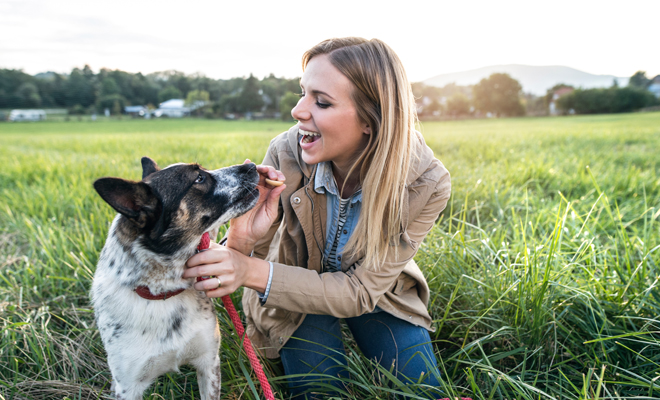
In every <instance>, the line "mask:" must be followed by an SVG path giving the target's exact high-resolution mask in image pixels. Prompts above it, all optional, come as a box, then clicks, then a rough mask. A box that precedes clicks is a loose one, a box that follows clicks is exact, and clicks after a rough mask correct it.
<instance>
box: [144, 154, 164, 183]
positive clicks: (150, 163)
mask: <svg viewBox="0 0 660 400" xmlns="http://www.w3.org/2000/svg"><path fill="white" fill-rule="evenodd" d="M156 171H160V168H158V164H156V161H154V160H152V159H151V158H149V157H142V179H144V178H146V177H147V176H149V175H151V174H153V173H154V172H156Z"/></svg>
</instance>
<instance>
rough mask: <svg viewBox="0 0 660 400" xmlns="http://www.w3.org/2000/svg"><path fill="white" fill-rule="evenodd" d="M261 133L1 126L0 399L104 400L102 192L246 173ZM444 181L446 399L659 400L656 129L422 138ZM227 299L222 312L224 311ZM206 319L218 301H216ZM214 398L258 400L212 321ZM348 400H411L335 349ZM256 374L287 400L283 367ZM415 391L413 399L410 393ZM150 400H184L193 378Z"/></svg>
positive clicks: (437, 249)
mask: <svg viewBox="0 0 660 400" xmlns="http://www.w3.org/2000/svg"><path fill="white" fill-rule="evenodd" d="M287 128H288V124H286V123H281V122H273V121H255V122H243V121H231V122H230V121H213V120H193V119H186V120H150V121H144V120H127V119H124V120H118V121H102V122H101V121H97V122H95V123H94V122H90V121H81V122H79V121H71V122H44V123H23V124H18V123H16V124H9V123H2V124H0V166H1V167H0V188H1V192H0V399H3V400H7V399H25V398H28V399H54V398H68V399H88V398H109V395H110V393H109V387H110V384H109V382H110V374H109V372H108V369H107V366H106V364H105V354H104V351H103V348H102V345H101V340H100V337H99V335H98V332H97V330H96V328H95V326H94V318H93V312H92V310H91V308H90V305H89V299H88V291H89V288H90V284H91V277H92V275H93V271H94V268H95V265H96V261H97V258H98V254H99V252H100V250H101V248H102V246H103V243H104V240H105V235H106V233H107V229H108V227H109V222H110V220H111V219H112V217H113V216H114V212H113V211H112V209H111V208H110V207H109V206H107V205H106V204H105V203H104V202H103V201H102V200H101V199H100V198H99V197H98V196H97V195H96V193H95V192H94V191H93V189H92V185H91V184H92V182H93V181H94V179H96V178H98V177H101V176H108V175H110V176H121V177H125V178H133V179H139V177H140V176H141V167H140V157H141V156H144V155H148V156H150V157H152V158H153V159H155V160H156V161H157V162H158V163H159V164H160V165H167V164H169V163H173V162H181V161H182V162H199V163H201V164H202V165H204V166H206V167H208V168H218V167H221V166H225V165H228V164H235V163H240V162H242V161H243V160H244V159H246V158H250V159H252V160H253V161H260V160H261V159H262V157H263V154H264V152H265V150H266V148H267V146H268V143H269V140H270V139H271V138H272V137H273V136H275V135H276V134H277V133H279V132H281V131H284V130H286V129H287ZM421 130H422V132H423V134H424V136H425V137H426V140H427V143H428V144H429V146H431V148H433V150H434V151H435V153H436V155H437V157H438V158H439V159H440V160H441V161H443V163H444V164H445V166H446V167H447V168H448V169H449V171H450V172H451V174H452V185H453V193H452V198H451V200H450V204H449V205H448V207H447V209H446V210H445V212H443V214H442V216H441V218H440V220H439V221H438V224H437V225H436V226H435V228H434V229H433V230H432V231H431V233H430V234H429V236H428V237H427V239H426V241H425V242H424V244H423V245H422V247H421V250H420V252H419V253H418V255H417V258H416V259H417V261H418V263H419V264H420V266H421V267H422V269H423V270H424V271H425V273H426V276H427V279H428V281H429V285H430V286H431V292H432V298H431V301H430V304H429V307H430V310H431V315H432V317H433V318H434V320H435V326H436V328H437V330H436V332H435V333H434V334H432V338H433V340H434V344H435V348H436V350H437V352H436V354H437V356H438V360H439V361H441V368H442V370H443V377H442V378H443V382H444V390H445V391H446V392H447V396H448V397H453V396H459V395H460V396H470V397H473V398H474V399H610V398H611V399H619V398H620V399H624V398H625V399H628V398H660V288H659V285H660V267H659V265H660V222H658V217H659V216H660V174H659V172H660V163H659V162H658V160H660V113H645V114H627V115H602V116H590V117H565V118H522V119H499V120H468V121H455V122H427V123H424V124H423V125H422V127H421ZM240 295H241V294H240V293H238V292H237V293H235V294H234V300H235V303H237V305H239V306H240V301H239V299H240ZM218 304H220V302H218ZM218 317H219V320H220V323H221V327H222V329H223V332H224V333H223V342H222V361H223V365H222V366H223V398H227V399H238V398H243V399H256V398H259V396H260V393H261V392H260V390H259V388H258V385H257V386H256V387H255V384H254V382H256V379H254V377H253V376H252V375H250V372H249V370H250V369H249V363H248V362H247V360H246V358H245V355H244V353H242V352H241V351H240V345H241V344H240V341H239V339H238V338H237V337H236V334H235V333H232V328H231V324H230V322H229V319H228V317H227V316H226V313H225V312H224V310H223V309H222V308H221V307H220V306H218ZM347 347H348V350H349V352H350V354H351V356H350V358H349V359H350V365H349V368H350V369H351V372H352V379H353V383H352V384H351V385H349V389H348V391H347V392H346V393H345V394H344V396H342V397H343V398H349V399H394V398H397V397H396V393H399V397H398V398H423V397H417V396H416V395H414V394H413V392H412V391H411V387H406V386H404V385H401V384H399V383H398V382H396V381H395V379H389V377H391V375H390V374H389V373H388V371H382V372H383V377H382V378H378V377H374V376H373V374H372V372H373V366H372V365H371V364H370V361H369V360H366V359H364V358H363V357H361V356H360V354H359V351H357V350H356V349H355V347H354V346H353V344H352V343H351V341H350V339H347ZM266 369H267V374H268V375H269V378H270V380H271V382H272V384H273V386H274V389H275V390H276V391H277V392H278V393H279V394H278V398H287V392H286V390H285V384H284V383H283V382H284V381H283V378H282V376H281V367H280V365H279V364H278V363H277V362H269V363H268V365H267V366H266ZM420 389H423V388H421V387H420ZM150 390H151V392H150V393H153V395H152V397H151V398H154V399H192V398H198V393H197V386H196V381H195V374H194V371H192V369H184V370H183V371H182V374H169V375H167V376H165V377H162V378H161V379H159V380H158V382H157V383H156V384H155V385H154V386H153V387H152V388H151V389H150Z"/></svg>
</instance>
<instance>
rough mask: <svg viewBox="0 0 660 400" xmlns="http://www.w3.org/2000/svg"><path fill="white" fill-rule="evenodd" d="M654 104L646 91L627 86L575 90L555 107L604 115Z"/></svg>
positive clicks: (654, 101) (653, 99)
mask: <svg viewBox="0 0 660 400" xmlns="http://www.w3.org/2000/svg"><path fill="white" fill-rule="evenodd" d="M656 102H657V99H656V98H655V96H653V94H652V93H651V92H649V91H648V90H645V89H640V88H635V87H628V86H627V87H623V88H621V87H610V88H607V89H576V90H575V91H573V92H572V93H570V94H568V95H566V96H563V97H561V98H560V99H559V100H557V107H558V108H559V109H562V110H571V109H572V110H574V111H575V112H576V113H577V114H605V113H620V112H630V111H634V110H638V109H640V108H644V107H647V106H651V105H654V104H655V103H656Z"/></svg>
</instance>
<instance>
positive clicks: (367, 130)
mask: <svg viewBox="0 0 660 400" xmlns="http://www.w3.org/2000/svg"><path fill="white" fill-rule="evenodd" d="M362 128H363V129H362V133H364V134H365V135H371V127H370V126H369V124H364V126H363V127H362Z"/></svg>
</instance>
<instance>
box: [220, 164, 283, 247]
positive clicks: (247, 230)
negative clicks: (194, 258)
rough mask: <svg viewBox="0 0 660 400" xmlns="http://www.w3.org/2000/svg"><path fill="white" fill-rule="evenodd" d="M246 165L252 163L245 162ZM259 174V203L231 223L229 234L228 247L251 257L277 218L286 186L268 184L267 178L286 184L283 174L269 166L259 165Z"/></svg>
mask: <svg viewBox="0 0 660 400" xmlns="http://www.w3.org/2000/svg"><path fill="white" fill-rule="evenodd" d="M245 162H246V163H249V162H251V161H250V160H245ZM257 172H258V173H259V184H258V186H257V188H258V189H259V201H258V202H257V204H256V205H255V206H254V207H253V208H252V209H251V210H250V211H248V212H247V213H245V214H243V215H242V216H240V217H238V218H234V219H232V220H231V221H230V228H229V231H228V233H227V247H231V248H232V249H235V250H238V251H240V252H241V253H243V254H245V255H249V254H250V253H251V252H252V250H253V249H254V245H255V244H256V243H257V241H258V240H259V239H261V238H262V237H263V236H264V235H265V234H266V233H268V230H269V229H270V227H271V225H272V224H273V222H274V221H275V219H276V218H277V210H278V205H279V199H280V195H281V194H282V192H283V191H284V189H286V185H281V186H277V187H276V186H273V185H271V184H269V183H267V182H266V178H268V179H270V180H273V181H279V182H284V180H285V179H286V178H285V177H284V174H282V172H280V171H278V170H276V169H275V168H273V167H271V166H268V165H257Z"/></svg>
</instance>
